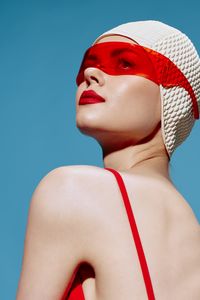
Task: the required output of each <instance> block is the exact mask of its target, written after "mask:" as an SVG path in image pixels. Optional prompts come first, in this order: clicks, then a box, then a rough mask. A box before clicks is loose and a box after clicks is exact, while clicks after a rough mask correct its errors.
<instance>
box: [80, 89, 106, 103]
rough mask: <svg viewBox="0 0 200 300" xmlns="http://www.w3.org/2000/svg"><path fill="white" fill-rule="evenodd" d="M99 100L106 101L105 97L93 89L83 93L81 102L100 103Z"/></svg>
mask: <svg viewBox="0 0 200 300" xmlns="http://www.w3.org/2000/svg"><path fill="white" fill-rule="evenodd" d="M99 102H105V99H104V98H103V97H101V96H100V95H98V94H97V93H96V92H95V91H93V90H88V91H84V92H83V93H82V94H81V97H80V100H79V104H80V105H83V104H94V103H99Z"/></svg>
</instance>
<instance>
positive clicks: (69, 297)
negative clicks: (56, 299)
mask: <svg viewBox="0 0 200 300" xmlns="http://www.w3.org/2000/svg"><path fill="white" fill-rule="evenodd" d="M76 270H77V272H76ZM76 270H75V272H74V275H75V276H74V275H73V276H72V278H71V280H70V282H69V284H68V287H67V289H66V291H65V293H64V295H63V297H62V299H61V300H85V297H84V292H83V287H82V285H83V282H84V281H85V280H86V279H87V278H95V273H94V270H93V268H92V267H91V266H90V265H89V264H88V263H86V262H82V263H81V264H79V265H78V266H77V268H76Z"/></svg>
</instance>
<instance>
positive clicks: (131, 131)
mask: <svg viewBox="0 0 200 300" xmlns="http://www.w3.org/2000/svg"><path fill="white" fill-rule="evenodd" d="M110 41H120V42H129V43H133V44H135V42H134V41H133V40H131V39H129V38H126V37H122V36H116V35H113V36H107V37H102V38H101V39H100V40H99V41H98V44H99V43H103V42H110ZM88 90H93V91H95V92H96V93H97V94H99V95H100V96H101V97H103V98H104V99H105V102H100V103H95V104H86V105H80V104H79V100H80V96H81V94H82V93H83V92H84V91H88ZM160 111H161V103H160V88H159V86H158V85H157V84H156V83H155V82H153V81H151V80H149V79H147V78H144V77H142V76H139V75H109V74H107V73H105V72H103V71H102V70H100V69H98V68H94V67H88V68H86V69H85V71H84V81H83V82H82V83H81V84H80V85H79V86H78V88H77V93H76V124H77V127H78V128H79V129H80V131H81V132H83V133H84V134H87V135H90V136H93V137H94V138H96V139H97V140H98V141H99V142H100V144H102V145H105V144H106V143H115V144H117V143H119V146H120V145H122V144H129V143H130V144H131V145H134V144H136V143H138V142H139V141H140V140H142V139H144V138H145V137H147V136H149V135H150V134H151V133H152V132H153V131H154V129H155V128H156V127H157V125H158V123H160V119H161V113H160Z"/></svg>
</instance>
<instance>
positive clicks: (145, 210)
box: [80, 167, 200, 300]
mask: <svg viewBox="0 0 200 300" xmlns="http://www.w3.org/2000/svg"><path fill="white" fill-rule="evenodd" d="M86 168H88V167H86ZM92 168H93V167H92ZM96 169H97V170H96V171H95V170H94V171H95V172H97V173H98V172H99V175H100V177H101V175H103V176H104V179H103V185H102V179H101V183H100V184H99V180H98V179H99V178H98V175H97V174H96V176H93V179H92V180H93V184H92V185H93V188H92V190H93V191H94V190H95V188H96V199H95V205H96V206H97V207H98V209H96V211H95V214H96V215H95V217H94V220H96V222H97V223H98V225H99V226H98V228H99V230H98V231H97V232H96V233H95V237H96V239H95V240H94V241H91V244H90V247H93V248H94V249H95V250H94V251H92V249H91V257H90V266H91V269H92V268H93V270H94V272H95V278H94V276H91V277H90V278H87V279H85V280H84V282H83V290H84V295H85V298H86V300H107V299H108V300H111V299H117V300H124V299H137V300H140V299H141V300H143V299H147V294H146V290H145V284H144V279H143V276H142V271H141V267H140V263H139V260H138V255H137V251H136V247H135V244H134V241H133V237H132V234H131V229H130V225H129V221H128V217H127V214H126V211H125V207H124V204H123V200H122V196H121V194H120V190H119V187H118V185H117V182H116V179H115V177H114V175H113V174H111V173H110V172H108V171H107V170H104V169H99V168H96ZM102 172H103V174H101V173H102ZM86 173H87V172H86ZM89 173H90V172H89ZM120 174H121V176H122V178H123V180H124V183H125V186H126V189H127V192H128V195H129V199H130V202H131V206H132V210H133V214H134V216H135V220H136V224H137V227H138V231H139V234H140V239H141V242H142V245H143V250H144V253H145V256H146V260H147V264H148V268H149V272H150V276H151V280H152V284H153V289H154V293H155V297H156V299H162V300H165V299H177V300H179V299H180V300H184V299H187V300H188V299H193V300H196V299H199V297H200V286H199V282H200V235H199V224H198V222H197V220H196V218H195V216H194V214H193V211H192V209H191V208H190V206H189V205H188V204H187V202H186V201H185V200H184V198H183V197H182V196H181V194H180V193H179V192H178V191H177V190H176V189H175V187H174V186H173V185H172V183H170V182H169V181H167V180H166V179H163V180H161V179H158V178H148V176H141V175H135V174H134V175H133V174H127V173H124V172H120ZM88 176H89V177H90V174H88ZM89 177H88V180H89V182H90V183H91V178H89ZM85 180H87V178H86V177H85V178H84V181H85ZM95 180H96V182H95ZM83 200H84V199H83ZM91 226H94V224H91ZM94 228H97V226H94ZM80 272H81V269H80Z"/></svg>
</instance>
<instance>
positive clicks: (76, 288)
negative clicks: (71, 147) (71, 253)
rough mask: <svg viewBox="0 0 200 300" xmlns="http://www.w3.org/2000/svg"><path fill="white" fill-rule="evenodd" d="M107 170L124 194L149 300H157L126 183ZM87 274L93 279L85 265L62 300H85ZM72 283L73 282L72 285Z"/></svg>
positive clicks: (116, 173) (116, 174)
mask: <svg viewBox="0 0 200 300" xmlns="http://www.w3.org/2000/svg"><path fill="white" fill-rule="evenodd" d="M105 169H106V170H108V171H110V172H112V173H113V174H114V175H115V178H116V180H117V183H118V186H119V189H120V192H121V194H122V198H123V201H124V205H125V208H126V212H127V216H128V219H129V223H130V227H131V231H132V235H133V240H134V243H135V246H136V249H137V254H138V258H139V261H140V266H141V270H142V275H143V278H144V283H145V287H146V292H147V296H148V300H155V296H154V291H153V287H152V283H151V278H150V274H149V270H148V266H147V262H146V259H145V255H144V251H143V247H142V244H141V240H140V236H139V233H138V229H137V225H136V222H135V218H134V215H133V211H132V209H131V205H130V201H129V198H128V194H127V191H126V187H125V184H124V181H123V179H122V177H121V175H120V174H119V173H118V172H117V171H116V170H114V169H111V168H105ZM77 269H78V268H77ZM89 273H90V274H89ZM87 274H88V275H90V277H91V270H90V269H88V268H87V267H86V266H84V265H83V266H82V268H81V273H80V272H79V270H78V271H77V272H76V275H75V278H74V280H73V278H72V280H71V281H70V284H69V285H70V286H71V287H70V289H69V287H68V289H67V293H66V294H65V296H64V297H63V298H62V300H85V297H84V293H83V289H82V283H83V281H84V278H85V276H87ZM88 277H89V276H88ZM72 281H73V282H72ZM71 282H72V285H71Z"/></svg>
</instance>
